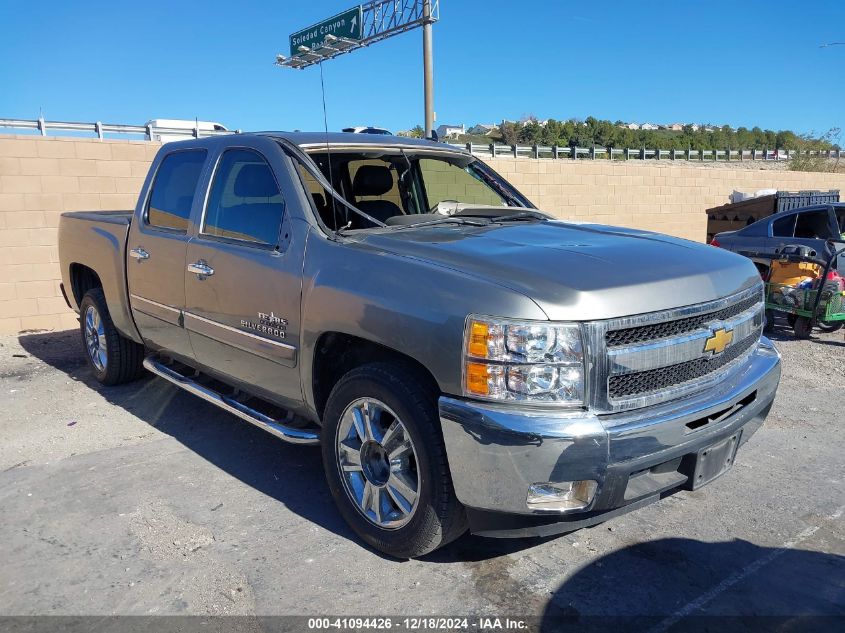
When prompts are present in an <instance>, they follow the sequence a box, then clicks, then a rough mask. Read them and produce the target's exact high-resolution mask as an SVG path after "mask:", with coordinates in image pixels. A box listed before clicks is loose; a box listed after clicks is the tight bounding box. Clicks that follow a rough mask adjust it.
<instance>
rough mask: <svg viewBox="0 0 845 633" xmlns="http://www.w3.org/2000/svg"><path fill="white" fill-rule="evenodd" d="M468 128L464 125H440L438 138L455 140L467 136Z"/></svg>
mask: <svg viewBox="0 0 845 633" xmlns="http://www.w3.org/2000/svg"><path fill="white" fill-rule="evenodd" d="M466 133H467V132H466V127H465V126H464V124H463V123H461V124H460V125H438V126H437V136H438V138H455V137H457V136H460V135H461V134H466Z"/></svg>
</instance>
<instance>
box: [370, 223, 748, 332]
mask: <svg viewBox="0 0 845 633" xmlns="http://www.w3.org/2000/svg"><path fill="white" fill-rule="evenodd" d="M362 241H363V242H364V243H366V244H367V245H368V246H370V247H373V248H377V249H379V250H381V251H384V252H387V253H392V254H395V255H399V256H403V257H413V258H418V259H420V260H424V261H426V262H429V263H432V264H435V265H440V266H445V267H448V268H451V269H454V270H458V271H461V272H464V273H466V274H468V275H470V276H473V277H476V278H481V279H484V280H486V281H488V282H492V283H496V284H499V285H501V286H504V287H506V288H510V289H512V290H515V291H517V292H520V293H522V294H524V295H526V296H528V297H530V298H531V299H533V300H534V301H535V302H536V303H537V305H539V306H540V308H542V310H543V311H544V312H545V313H546V314H547V315H548V317H549V318H550V319H553V320H579V321H581V320H594V319H607V318H613V317H620V316H628V315H633V314H642V313H645V312H655V311H658V310H665V309H669V308H676V307H681V306H686V305H692V304H696V303H703V302H706V301H712V300H715V299H719V298H722V297H725V296H728V295H731V294H733V293H735V292H738V291H739V290H741V289H744V288H747V287H749V286H752V285H754V284H756V283H759V281H760V277H759V274H758V273H757V271H756V269H755V268H754V266H753V264H752V263H751V262H750V261H749V260H747V259H746V258H744V257H741V256H739V255H735V254H733V253H730V252H728V251H725V250H722V249H720V248H714V247H712V246H708V245H705V244H698V243H696V242H691V241H688V240H682V239H678V238H673V237H669V236H666V235H661V234H658V233H650V232H647V231H637V230H632V229H624V228H619V227H609V226H602V225H596V224H572V223H566V222H512V223H501V224H491V225H488V226H483V227H475V226H467V225H451V224H442V225H438V226H434V227H420V228H417V229H396V230H389V231H380V232H377V233H370V234H368V235H366V237H363V239H362ZM408 283H415V284H418V285H419V286H420V292H426V291H435V290H436V289H435V288H431V289H428V288H426V287H425V280H424V279H416V280H408ZM498 316H507V315H498Z"/></svg>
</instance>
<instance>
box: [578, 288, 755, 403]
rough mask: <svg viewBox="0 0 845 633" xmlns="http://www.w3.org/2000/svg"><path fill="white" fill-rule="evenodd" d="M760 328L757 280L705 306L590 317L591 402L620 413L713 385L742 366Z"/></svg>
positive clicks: (751, 350) (752, 347)
mask: <svg viewBox="0 0 845 633" xmlns="http://www.w3.org/2000/svg"><path fill="white" fill-rule="evenodd" d="M762 328H763V293H762V286H761V285H757V286H755V287H753V288H749V289H747V290H744V291H742V292H740V293H737V294H735V295H732V296H730V297H725V298H724V299H720V300H717V301H711V302H708V303H705V304H699V305H694V306H687V307H683V308H677V309H673V310H667V311H664V312H654V313H649V314H643V315H637V316H633V317H625V318H621V319H613V320H610V321H597V322H593V323H591V324H589V325H588V332H589V339H590V346H591V348H592V350H593V351H594V354H592V355H593V358H594V359H595V364H594V366H593V367H592V368H591V372H590V390H591V397H590V403H591V406H592V407H593V408H594V409H595V410H597V411H599V412H602V411H604V412H614V411H622V410H627V409H634V408H637V407H643V406H648V405H651V404H656V403H659V402H666V401H668V400H672V399H675V398H680V397H682V396H685V395H688V394H691V393H694V392H696V391H700V390H702V389H705V388H707V387H709V386H712V385H713V384H715V383H716V382H718V381H720V380H722V379H724V378H725V377H726V376H727V375H728V374H730V373H731V372H733V371H735V370H736V369H737V368H738V367H740V366H741V365H742V363H743V362H744V361H745V360H746V359H747V358H748V356H749V355H750V354H751V353H752V352H753V350H754V349H755V347H756V345H757V342H758V341H759V339H760V334H761V332H762Z"/></svg>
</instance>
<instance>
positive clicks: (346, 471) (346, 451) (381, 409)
mask: <svg viewBox="0 0 845 633" xmlns="http://www.w3.org/2000/svg"><path fill="white" fill-rule="evenodd" d="M335 441H336V442H337V451H336V454H337V462H338V464H337V465H338V468H339V470H340V475H341V479H342V480H343V486H344V488H345V489H346V494H347V495H349V498H350V499H352V501H353V502H354V503H355V506H356V507H357V509H358V511H359V512H360V513H361V514H363V515H364V517H366V518H367V520H369V521H370V522H371V523H373V524H375V525H377V526H378V527H380V528H384V529H389V530H393V529H396V528H400V527H402V526H403V525H405V524H406V523H408V521H410V520H411V517H413V516H414V511H415V510H416V508H417V501H418V498H419V492H420V476H419V471H418V469H417V454H416V451H415V450H414V443H413V441H412V440H411V436H410V434H409V433H408V430H407V429H406V428H405V425H404V424H403V423H402V421H401V420H400V419H399V417H398V416H397V415H396V414H395V413H394V412H393V411H391V410H390V408H389V407H388V406H387V405H386V404H384V403H383V402H380V401H379V400H376V399H375V398H359V399H357V400H354V401H353V402H351V403H350V404H349V405H348V406H347V407H346V409H345V410H344V412H343V415H342V416H341V419H340V423H339V424H338V427H337V437H336V440H335Z"/></svg>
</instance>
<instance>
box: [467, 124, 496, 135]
mask: <svg viewBox="0 0 845 633" xmlns="http://www.w3.org/2000/svg"><path fill="white" fill-rule="evenodd" d="M498 129H499V126H497V125H494V124H492V123H476V124H475V125H473V126H472V127H471V128H469V129H468V130H467V134H477V135H479V136H490V135H491V134H492V133H493V132H495V131H496V130H498Z"/></svg>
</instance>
